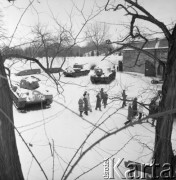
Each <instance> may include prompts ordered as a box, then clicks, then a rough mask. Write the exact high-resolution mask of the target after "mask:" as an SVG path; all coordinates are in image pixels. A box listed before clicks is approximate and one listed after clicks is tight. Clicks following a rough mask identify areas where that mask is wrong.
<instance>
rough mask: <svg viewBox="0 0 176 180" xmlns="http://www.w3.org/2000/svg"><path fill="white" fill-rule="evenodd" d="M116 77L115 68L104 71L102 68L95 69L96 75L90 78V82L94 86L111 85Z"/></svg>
mask: <svg viewBox="0 0 176 180" xmlns="http://www.w3.org/2000/svg"><path fill="white" fill-rule="evenodd" d="M115 77H116V71H115V69H114V68H107V69H106V70H103V69H102V68H99V67H97V68H95V69H94V74H93V75H91V76H90V80H91V82H92V83H93V84H109V83H111V82H112V81H113V80H114V79H115Z"/></svg>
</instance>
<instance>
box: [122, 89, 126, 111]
mask: <svg viewBox="0 0 176 180" xmlns="http://www.w3.org/2000/svg"><path fill="white" fill-rule="evenodd" d="M126 97H127V95H126V93H125V90H123V92H122V99H123V103H122V108H124V106H126Z"/></svg>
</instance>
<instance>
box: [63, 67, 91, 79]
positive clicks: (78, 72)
mask: <svg viewBox="0 0 176 180" xmlns="http://www.w3.org/2000/svg"><path fill="white" fill-rule="evenodd" d="M89 72H90V70H89V69H85V68H84V65H82V64H74V65H73V67H68V68H66V70H65V71H64V72H63V73H64V75H65V77H79V76H86V75H88V74H89Z"/></svg>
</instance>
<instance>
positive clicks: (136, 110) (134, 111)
mask: <svg viewBox="0 0 176 180" xmlns="http://www.w3.org/2000/svg"><path fill="white" fill-rule="evenodd" d="M126 97H127V95H126V93H125V90H123V92H122V99H123V103H122V108H123V107H124V106H126V101H127V99H126ZM161 98H162V97H161V92H160V91H158V94H157V96H156V97H154V98H153V99H152V100H151V102H150V104H149V115H152V114H156V113H158V111H159V102H160V100H161ZM157 101H159V102H157ZM143 115H144V112H143V105H142V104H140V103H138V102H137V98H136V97H135V98H134V99H133V101H132V103H129V105H128V116H127V119H128V121H127V122H126V123H129V122H132V119H133V118H134V117H135V116H138V120H140V119H141V118H142V116H143ZM156 120H157V118H152V123H151V125H152V126H154V123H155V121H156ZM147 121H148V120H147Z"/></svg>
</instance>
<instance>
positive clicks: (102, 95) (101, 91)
mask: <svg viewBox="0 0 176 180" xmlns="http://www.w3.org/2000/svg"><path fill="white" fill-rule="evenodd" d="M100 96H101V100H102V102H103V99H104V89H103V88H101V90H100Z"/></svg>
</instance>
